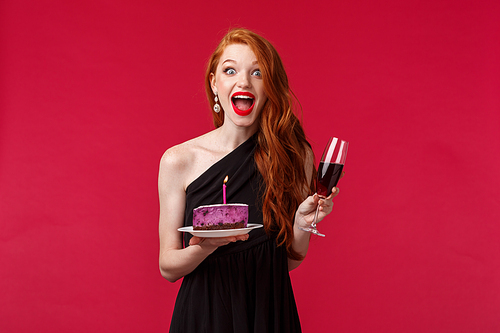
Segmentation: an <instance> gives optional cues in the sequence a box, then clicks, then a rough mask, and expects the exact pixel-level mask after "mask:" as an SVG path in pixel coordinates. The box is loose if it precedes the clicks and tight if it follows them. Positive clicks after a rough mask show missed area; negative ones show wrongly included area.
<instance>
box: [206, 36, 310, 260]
mask: <svg viewBox="0 0 500 333" xmlns="http://www.w3.org/2000/svg"><path fill="white" fill-rule="evenodd" d="M231 44H246V45H248V46H249V47H250V49H251V50H252V51H253V52H254V54H255V56H256V57H257V61H258V63H259V69H260V70H261V73H262V78H263V83H264V90H265V92H266V95H267V97H268V99H267V101H266V103H265V105H264V107H263V109H262V112H261V116H260V126H259V130H258V137H257V147H256V150H255V163H256V165H257V168H258V170H259V172H260V174H261V175H262V177H263V180H264V183H265V190H264V194H263V198H262V214H263V224H264V228H265V230H266V232H272V233H277V238H276V241H277V244H278V246H281V245H283V244H284V245H285V246H286V249H287V254H288V257H289V258H291V259H294V260H301V259H303V257H302V256H301V255H300V254H298V253H297V252H296V251H294V249H293V247H292V241H293V223H294V216H295V211H296V210H297V207H298V206H299V205H300V203H301V202H302V201H303V200H304V193H308V194H310V193H314V182H312V181H311V182H310V183H308V177H307V175H306V172H305V159H306V155H307V153H308V151H307V150H310V147H311V146H310V144H309V142H308V141H307V139H306V136H305V133H304V129H303V128H302V125H301V123H300V121H299V119H298V118H297V116H296V115H295V113H294V110H293V105H294V100H296V98H295V96H294V94H293V93H292V91H291V90H290V87H289V84H288V77H287V74H286V72H285V68H284V66H283V63H282V61H281V58H280V56H279V54H278V52H277V51H276V49H275V48H274V47H273V45H272V44H271V43H270V42H269V41H267V40H266V39H264V38H263V37H261V36H259V35H258V34H256V33H254V32H252V31H249V30H247V29H242V28H237V29H232V30H230V31H229V32H228V33H227V34H226V35H225V36H224V37H223V38H222V40H221V42H220V43H219V45H218V46H217V48H216V49H215V51H214V53H213V54H212V56H211V57H210V59H209V61H208V65H207V70H206V73H205V90H206V94H207V98H208V101H209V103H210V106H211V107H213V105H214V93H213V91H212V88H211V84H210V83H211V81H210V77H211V73H215V70H216V68H217V65H218V63H219V60H220V57H221V56H222V53H223V52H224V49H225V48H226V47H227V46H228V45H231ZM213 121H214V125H215V127H216V128H218V127H220V126H222V124H223V123H224V110H221V111H220V112H219V113H215V112H213ZM313 172H316V171H315V169H314V170H313ZM311 179H312V178H311Z"/></svg>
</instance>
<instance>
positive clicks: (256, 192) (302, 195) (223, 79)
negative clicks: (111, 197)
mask: <svg viewBox="0 0 500 333" xmlns="http://www.w3.org/2000/svg"><path fill="white" fill-rule="evenodd" d="M205 84H206V92H207V96H208V99H209V102H210V104H211V107H212V108H213V110H214V112H213V117H214V124H215V127H216V129H215V130H213V131H211V132H209V133H206V134H204V135H202V136H200V137H197V138H195V139H192V140H190V141H187V142H184V143H182V144H180V145H178V146H175V147H172V148H170V149H168V150H167V151H166V152H165V154H164V155H163V157H162V159H161V162H160V172H159V197H160V225H159V233H160V271H161V273H162V275H163V276H164V277H165V278H166V279H167V280H169V281H171V282H173V281H176V280H178V279H180V278H182V277H183V278H184V279H183V282H182V285H181V288H180V290H179V294H178V296H177V301H176V305H175V309H174V314H173V317H172V322H171V327H170V331H171V332H300V331H301V329H300V322H299V318H298V313H297V308H296V305H295V300H294V296H293V291H292V287H291V283H290V277H289V274H288V272H289V271H290V270H292V269H294V268H296V267H298V266H299V265H300V263H301V262H302V260H303V259H304V257H305V255H306V253H307V249H308V245H309V239H310V234H309V233H307V232H304V231H302V230H299V229H298V227H299V226H302V227H306V226H309V225H310V224H311V222H312V220H313V217H314V213H315V210H316V207H317V206H318V205H319V207H320V214H319V221H321V220H322V219H323V218H324V217H325V216H326V215H327V214H329V213H330V212H331V210H332V198H333V196H335V195H336V194H337V193H338V189H334V190H333V194H332V195H331V196H330V197H328V198H327V199H325V200H323V199H321V200H320V199H319V197H318V196H317V194H314V195H310V194H312V193H314V189H313V187H314V185H313V182H312V178H313V175H314V173H315V169H314V157H313V152H312V150H311V147H310V145H309V143H308V142H307V140H306V138H305V134H304V131H303V129H302V126H301V124H300V122H299V121H298V119H297V117H296V116H295V114H294V113H293V110H292V95H291V92H290V89H289V86H288V79H287V76H286V73H285V70H284V67H283V64H282V62H281V59H280V57H279V55H278V53H277V52H276V50H275V49H274V47H273V46H272V45H271V44H270V43H269V42H268V41H267V40H265V39H264V38H262V37H261V36H259V35H257V34H255V33H253V32H251V31H248V30H245V29H234V30H232V31H230V32H229V33H228V34H227V35H226V36H225V37H224V38H223V39H222V41H221V42H220V44H219V46H218V47H217V49H216V50H215V52H214V53H213V54H212V56H211V58H210V60H209V64H208V67H207V72H206V82H205ZM226 175H228V176H229V181H228V183H227V189H228V192H227V201H228V202H240V203H247V204H248V205H249V221H250V222H252V223H262V224H263V225H264V228H260V229H256V230H253V231H251V232H250V233H249V234H247V235H241V236H234V237H221V238H199V237H192V236H191V235H190V234H184V245H185V246H183V236H182V235H181V233H180V232H179V231H177V229H178V228H179V227H182V226H189V225H192V211H193V209H194V208H196V207H198V206H201V205H206V204H216V203H221V198H222V180H223V178H224V177H225V176H226ZM308 195H310V196H308Z"/></svg>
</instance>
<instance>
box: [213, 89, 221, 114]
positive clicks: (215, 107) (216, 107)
mask: <svg viewBox="0 0 500 333" xmlns="http://www.w3.org/2000/svg"><path fill="white" fill-rule="evenodd" d="M214 100H215V104H214V112H216V113H219V112H220V105H219V104H218V103H217V102H218V101H219V99H218V98H217V93H215V98H214Z"/></svg>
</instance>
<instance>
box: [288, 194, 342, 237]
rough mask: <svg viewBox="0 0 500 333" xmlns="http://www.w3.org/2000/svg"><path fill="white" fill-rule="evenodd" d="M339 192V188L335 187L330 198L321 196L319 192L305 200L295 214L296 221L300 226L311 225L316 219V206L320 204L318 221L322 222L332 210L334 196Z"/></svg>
mask: <svg viewBox="0 0 500 333" xmlns="http://www.w3.org/2000/svg"><path fill="white" fill-rule="evenodd" d="M338 194H339V189H338V188H337V187H334V188H333V189H332V194H330V195H329V196H328V198H321V197H320V196H319V195H318V194H317V193H315V194H314V195H312V196H309V197H307V198H306V200H304V201H303V202H302V203H301V204H300V206H299V208H298V209H297V213H296V214H295V223H296V224H297V226H299V227H304V228H305V227H309V226H310V225H311V223H312V222H313V220H314V215H315V214H316V208H317V207H318V206H319V212H318V217H317V221H316V223H318V222H320V221H321V220H323V219H324V218H325V216H327V215H328V214H330V213H331V212H332V209H333V198H334V197H336V196H337V195H338Z"/></svg>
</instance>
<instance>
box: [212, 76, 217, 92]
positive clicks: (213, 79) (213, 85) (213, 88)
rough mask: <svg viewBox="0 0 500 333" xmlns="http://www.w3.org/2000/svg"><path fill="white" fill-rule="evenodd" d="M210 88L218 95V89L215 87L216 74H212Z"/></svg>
mask: <svg viewBox="0 0 500 333" xmlns="http://www.w3.org/2000/svg"><path fill="white" fill-rule="evenodd" d="M210 86H211V87H212V92H213V93H214V95H217V87H216V86H215V74H214V73H210Z"/></svg>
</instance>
